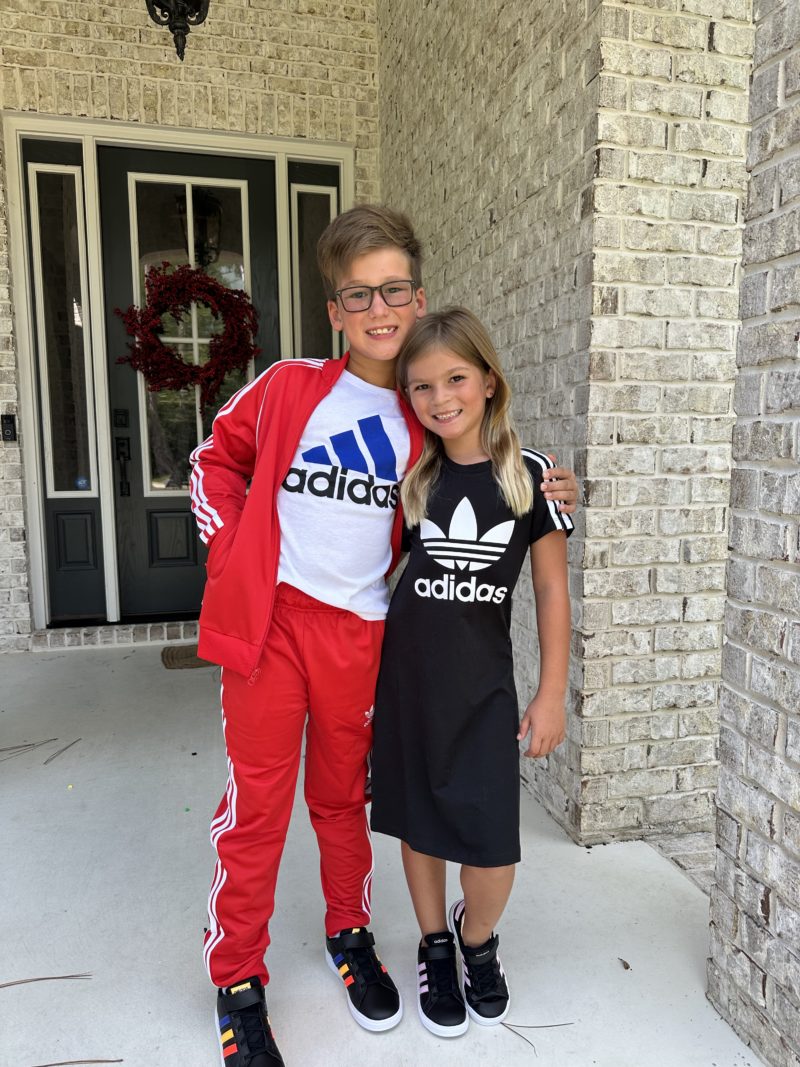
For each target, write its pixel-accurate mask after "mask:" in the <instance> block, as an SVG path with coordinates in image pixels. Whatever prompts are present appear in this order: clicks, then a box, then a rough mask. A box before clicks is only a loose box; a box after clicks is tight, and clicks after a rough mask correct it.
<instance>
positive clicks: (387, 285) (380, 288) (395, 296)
mask: <svg viewBox="0 0 800 1067" xmlns="http://www.w3.org/2000/svg"><path fill="white" fill-rule="evenodd" d="M416 288H417V287H416V285H414V283H413V282H412V281H411V279H410V278H409V279H407V280H405V281H399V282H384V283H383V285H348V286H347V288H346V289H337V290H336V292H335V293H334V294H333V295H334V296H335V297H336V296H338V298H339V299H340V300H341V302H342V307H343V308H344V310H345V311H368V310H369V309H370V308H371V307H372V300H373V297H374V296H375V294H376V293H380V294H381V299H382V300H383V302H384V304H386V305H387V307H390V308H401V307H405V305H406V304H410V303H411V301H412V300H413V299H414V293H415V291H416Z"/></svg>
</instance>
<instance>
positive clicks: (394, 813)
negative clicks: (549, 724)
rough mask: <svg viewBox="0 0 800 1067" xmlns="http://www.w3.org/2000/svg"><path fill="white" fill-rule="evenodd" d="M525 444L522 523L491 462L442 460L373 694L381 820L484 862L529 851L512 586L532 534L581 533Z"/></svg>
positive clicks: (413, 541)
mask: <svg viewBox="0 0 800 1067" xmlns="http://www.w3.org/2000/svg"><path fill="white" fill-rule="evenodd" d="M523 454H524V456H525V461H526V463H527V464H528V468H529V470H530V472H531V476H532V481H533V485H534V500H533V508H532V510H531V511H530V512H529V513H528V514H527V515H524V516H523V517H522V518H520V519H515V518H514V516H513V514H512V512H511V510H510V509H509V507H508V505H507V504H506V503H505V501H504V500H503V498H502V496H501V495H500V491H499V489H498V487H497V483H496V482H495V480H494V478H493V477H492V470H491V463H490V462H488V461H487V462H485V463H475V464H470V465H466V466H464V465H461V464H457V463H453V462H452V461H450V460H447V459H445V460H444V467H443V470H442V474H441V477H440V478H439V480H438V481H437V483H436V485H435V486H434V488H433V490H432V491H431V494H430V497H429V501H428V518H427V519H425V520H423V522H422V524H421V525H420V526H418V527H415V528H414V529H413V530H411V531H410V533H409V534H408V535H407V537H408V542H407V546H406V547H408V549H409V552H410V555H409V559H408V565H407V566H406V569H405V572H404V574H403V576H402V578H401V579H400V582H399V583H398V586H397V589H396V590H395V593H394V596H393V597H392V601H391V604H390V606H389V614H388V617H387V619H386V633H385V637H384V643H383V653H382V658H381V670H380V677H379V680H378V689H377V695H376V698H375V719H374V729H375V740H374V748H373V754H372V829H373V830H376V831H378V832H379V833H383V834H390V835H391V836H393V837H398V838H400V839H401V840H403V841H406V842H407V843H408V844H409V845H410V846H411V848H413V849H414V850H415V851H417V852H423V853H425V854H427V855H431V856H438V857H441V858H442V859H447V860H453V861H455V862H457V863H467V864H470V865H471V866H476V867H499V866H504V865H505V864H509V863H516V862H518V861H519V858H520V849H519V745H518V743H517V739H516V735H517V731H518V729H519V709H518V703H517V694H516V689H515V687H514V666H513V659H512V653H511V638H510V634H509V630H510V624H511V594H512V591H513V589H514V585H515V584H516V581H517V578H518V576H519V573H520V569H521V567H522V564H523V562H524V561H525V559H526V557H527V556H528V552H529V547H530V545H531V544H532V542H534V541H536V540H538V538H540V537H542V536H544V535H545V534H547V533H551V532H552V531H553V530H564V531H565V532H567V533H568V534H569V533H570V532H571V530H572V522H571V520H570V519H569V517H568V516H565V515H561V514H559V512H558V510H557V508H556V506H555V505H552V504H550V503H548V501H546V500H545V499H544V497H543V496H542V494H541V492H540V490H539V484H540V482H541V481H542V474H543V471H544V469H545V468H549V467H552V466H553V463H551V461H550V460H549V459H548V458H547V457H546V456H544V455H543V454H542V453H539V452H534V451H533V450H531V449H525V450H524V452H523ZM524 654H531V655H532V654H533V653H532V650H531V651H530V653H529V652H528V651H527V650H526V651H525V653H524Z"/></svg>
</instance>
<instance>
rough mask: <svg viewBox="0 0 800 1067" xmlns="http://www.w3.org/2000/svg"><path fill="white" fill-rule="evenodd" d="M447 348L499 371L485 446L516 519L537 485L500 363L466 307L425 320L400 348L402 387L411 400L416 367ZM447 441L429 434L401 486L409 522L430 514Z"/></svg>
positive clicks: (488, 412) (484, 431)
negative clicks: (421, 358)
mask: <svg viewBox="0 0 800 1067" xmlns="http://www.w3.org/2000/svg"><path fill="white" fill-rule="evenodd" d="M434 347H435V348H444V349H447V350H448V351H449V352H452V353H453V354H454V355H457V356H459V357H460V358H461V359H464V360H466V361H467V362H469V363H472V364H473V365H474V366H476V367H478V368H480V370H482V371H483V373H484V374H488V373H489V371H493V372H494V376H495V379H496V382H497V384H496V386H495V390H494V395H493V396H491V397H487V399H486V411H485V412H484V416H483V422H482V423H481V446H482V448H483V450H484V452H486V454H487V455H488V456H489V458H490V459H491V461H492V474H493V475H494V479H495V481H496V482H497V484H498V486H499V487H500V490H501V492H502V494H503V496H504V498H505V501H506V503H507V504H508V506H509V507H510V508H511V510H512V512H513V513H514V515H515V516H516V517H517V518H519V517H520V516H521V515H524V514H525V513H526V512H528V511H530V509H531V507H532V506H533V485H532V483H531V477H530V474H529V473H528V468H527V467H526V466H525V460H524V459H523V458H522V452H521V450H520V443H519V438H518V437H517V434H516V431H515V430H514V426H513V423H512V419H511V411H510V407H511V390H510V388H509V385H508V382H507V380H506V377H505V375H504V374H503V369H502V367H501V365H500V358H499V356H498V355H497V352H496V351H495V347H494V345H493V344H492V342H491V339H490V338H489V335H488V333H487V332H486V330H485V329H484V327H483V324H482V323H481V322H480V320H479V319H478V318H477V317H476V316H475V315H473V314H472V312H471V311H468V310H467V308H463V307H448V308H443V309H442V310H441V311H434V312H431V313H430V314H428V315H425V317H424V318H422V319H419V320H418V321H417V322H416V323H415V325H414V327H413V329H412V330H411V332H410V333H409V335H408V337H407V338H406V340H405V342H404V343H403V347H402V348H401V349H400V355H399V357H398V360H397V384H398V386H399V387H400V389H402V390H403V392H404V393H406V395H407V390H408V372H409V368H410V366H411V364H412V363H413V362H414V360H415V359H418V358H419V356H421V355H422V354H423V353H424V352H426V351H428V350H429V349H431V348H434ZM443 455H444V447H443V445H442V440H441V438H440V437H437V436H436V435H435V434H432V433H430V432H428V431H427V430H426V432H425V444H424V446H423V449H422V455H421V456H420V458H419V459H418V460H417V462H416V463H415V464H414V466H413V467H412V468H411V470H410V471H409V472H408V473H407V474H406V476H405V478H404V479H403V483H402V485H401V487H400V496H401V500H402V502H403V511H404V513H405V518H406V523H407V525H409V526H416V525H417V523H419V522H421V521H422V520H423V519H424V518H425V515H426V512H427V508H428V494H429V493H430V491H431V487H432V486H433V485H434V484H435V482H436V480H437V478H438V477H439V474H440V473H441V469H442V456H443Z"/></svg>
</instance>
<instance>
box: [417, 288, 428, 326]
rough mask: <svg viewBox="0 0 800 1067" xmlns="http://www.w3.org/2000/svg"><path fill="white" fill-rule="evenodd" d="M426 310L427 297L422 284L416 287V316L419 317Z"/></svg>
mask: <svg viewBox="0 0 800 1067" xmlns="http://www.w3.org/2000/svg"><path fill="white" fill-rule="evenodd" d="M427 310H428V298H427V296H426V295H425V290H424V289H423V288H422V286H420V287H419V289H417V318H418V319H421V318H422V316H423V315H424V314H425V312H426V311H427Z"/></svg>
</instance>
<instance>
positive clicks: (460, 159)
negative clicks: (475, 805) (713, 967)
mask: <svg viewBox="0 0 800 1067" xmlns="http://www.w3.org/2000/svg"><path fill="white" fill-rule="evenodd" d="M533 7H534V11H533V17H531V12H530V11H529V10H526V11H521V10H520V8H519V6H518V5H514V4H509V3H505V2H501V0H494V2H492V3H489V4H485V5H482V6H481V8H480V10H479V11H475V12H473V13H472V15H471V17H470V19H469V20H468V21H467V22H465V23H459V32H458V33H453V32H451V31H452V27H453V25H454V24H455V23H456V22H457V21H458V19H457V12H458V10H459V8H458V5H457V4H455V3H454V2H453V3H444V4H442V3H439V4H437V5H435V7H433V6H431V5H424V6H423V9H422V11H419V10H418V8H417V5H414V4H410V3H407V2H405V3H404V2H402V0H398V2H397V3H394V4H391V5H379V28H380V38H381V96H380V103H381V132H382V148H381V153H382V155H381V172H382V183H383V186H382V187H383V193H384V196H385V197H386V199H388V200H390V201H392V202H393V203H397V204H400V205H402V206H404V207H405V208H407V209H408V211H409V212H410V213H411V214H412V215H413V217H414V218H415V219H416V221H417V223H418V224H419V227H420V230H421V232H422V234H423V236H424V237H425V239H426V243H427V245H428V247H429V249H430V256H429V260H428V264H427V269H426V277H427V284H428V288H429V294H430V295H431V297H432V298H433V302H434V303H435V304H441V303H443V302H447V301H451V300H456V301H462V302H466V303H468V304H469V305H470V306H471V307H473V308H474V309H475V310H476V311H477V312H478V313H479V314H480V315H481V316H482V317H483V318H484V320H485V321H486V322H487V324H488V326H489V327H490V329H491V331H492V333H493V335H494V337H495V339H496V341H497V343H498V345H499V347H500V349H501V351H502V353H503V356H504V358H505V361H506V364H507V366H508V368H509V370H510V375H511V379H512V384H513V386H514V389H515V392H516V409H515V410H516V414H517V418H518V422H519V424H520V428H521V430H522V436H523V437H524V438H525V440H526V441H527V442H528V443H533V444H535V445H537V446H539V447H546V448H553V449H555V450H556V452H557V454H558V456H559V458H561V459H564V460H565V461H567V462H573V463H574V464H575V465H576V468H577V469H578V472H579V473H580V474H585V475H586V497H587V502H588V504H589V507H588V508H587V509H586V511H585V513H583V514H582V515H581V516H580V517H579V520H578V530H577V531H576V534H575V535H574V536H573V538H572V541H571V545H570V558H571V564H572V572H573V573H572V589H573V594H574V616H575V643H574V650H575V652H576V657H575V673H574V675H573V679H572V681H573V692H572V694H571V715H570V721H569V731H568V743H567V745H566V746H564V748H563V749H562V750H561V751H559V752H558V753H556V754H555V756H554V757H552V758H551V759H550V760H549V761H548V764H547V767H546V768H545V767H544V766H543V765H541V764H535V765H531V764H528V763H525V765H524V768H525V770H524V773H525V774H527V775H528V776H529V779H530V781H531V783H532V786H533V788H534V790H535V791H536V792H537V793H538V794H539V795H540V797H541V798H542V799H543V801H544V802H545V804H546V805H547V807H548V808H549V809H550V811H551V812H552V813H553V814H554V815H555V817H556V818H557V819H559V820H560V821H561V822H563V823H564V824H565V825H567V826H568V828H569V829H570V832H571V833H573V835H575V836H576V837H578V838H579V839H581V840H584V841H593V840H604V839H608V838H610V837H626V836H637V837H638V836H642V835H644V834H648V833H661V832H665V831H674V830H696V829H701V828H708V827H710V825H711V818H712V791H713V788H714V785H715V782H716V747H717V741H716V738H717V697H718V693H717V688H718V681H719V676H720V652H721V645H722V632H721V630H722V622H721V620H722V614H723V602H724V561H725V555H726V544H727V542H726V531H727V503H728V491H729V468H730V437H731V431H732V422H733V418H732V412H731V393H732V388H733V377H734V371H735V332H736V326H737V286H738V275H737V269H738V259H739V255H740V250H741V223H742V213H741V206H742V199H743V190H744V188H745V184H746V171H745V166H744V160H745V143H746V132H747V85H748V75H749V57H750V54H751V50H752V28H751V25H750V16H751V9H750V4H749V0H657V2H655V3H652V2H648V3H645V2H641V3H624V2H614V0H605V2H598V0H585V2H580V3H579V2H575V3H570V4H566V5H558V4H551V3H546V2H545V0H539V2H538V3H536V4H535V5H533ZM534 633H535V627H534V614H533V600H532V594H531V592H530V588H529V586H528V585H527V583H523V585H522V587H521V589H520V590H519V591H518V594H517V607H516V611H515V621H514V637H515V645H516V647H517V650H518V663H519V672H518V674H519V677H518V683H519V690H520V697H521V699H527V697H528V696H529V694H530V692H531V689H532V687H533V686H534V684H535V676H534V671H533V669H532V668H531V667H530V665H529V660H528V656H527V655H526V652H527V649H528V648H530V647H531V645H532V644H533V643H534V636H533V635H534Z"/></svg>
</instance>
